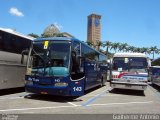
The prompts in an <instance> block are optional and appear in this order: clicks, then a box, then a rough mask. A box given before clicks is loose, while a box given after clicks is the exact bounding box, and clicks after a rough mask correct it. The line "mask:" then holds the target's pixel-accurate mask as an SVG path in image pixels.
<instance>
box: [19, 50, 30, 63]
mask: <svg viewBox="0 0 160 120" xmlns="http://www.w3.org/2000/svg"><path fill="white" fill-rule="evenodd" d="M28 53H29V50H28V49H26V50H23V51H22V53H21V64H23V63H24V55H27V54H28Z"/></svg>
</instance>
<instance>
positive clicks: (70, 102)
mask: <svg viewBox="0 0 160 120" xmlns="http://www.w3.org/2000/svg"><path fill="white" fill-rule="evenodd" d="M67 103H68V104H70V105H72V106H75V107H76V106H81V105H76V104H74V103H72V102H67Z"/></svg>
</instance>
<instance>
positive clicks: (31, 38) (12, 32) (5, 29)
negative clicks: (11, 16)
mask: <svg viewBox="0 0 160 120" xmlns="http://www.w3.org/2000/svg"><path fill="white" fill-rule="evenodd" d="M0 30H1V31H4V32H7V33H10V34H13V35H17V36H20V37H23V38H26V39H30V40H34V39H35V38H33V37H31V36H27V35H24V34H22V33H19V32H17V31H15V30H13V29H9V28H1V27H0Z"/></svg>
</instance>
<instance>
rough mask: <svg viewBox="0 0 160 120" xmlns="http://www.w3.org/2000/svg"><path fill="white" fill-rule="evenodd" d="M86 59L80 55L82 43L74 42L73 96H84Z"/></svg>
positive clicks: (72, 57)
mask: <svg viewBox="0 0 160 120" xmlns="http://www.w3.org/2000/svg"><path fill="white" fill-rule="evenodd" d="M84 69H85V68H84V59H83V58H81V54H80V43H79V42H74V43H73V48H72V52H71V84H70V87H71V94H72V96H81V95H83V94H84V85H85V76H84V71H85V70H84Z"/></svg>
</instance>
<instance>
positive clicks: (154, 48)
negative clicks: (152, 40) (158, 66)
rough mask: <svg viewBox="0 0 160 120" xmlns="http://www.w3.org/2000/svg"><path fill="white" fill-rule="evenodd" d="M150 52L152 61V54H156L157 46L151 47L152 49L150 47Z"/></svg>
mask: <svg viewBox="0 0 160 120" xmlns="http://www.w3.org/2000/svg"><path fill="white" fill-rule="evenodd" d="M150 51H151V53H152V54H153V59H154V54H155V53H158V48H157V46H152V47H150Z"/></svg>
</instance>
